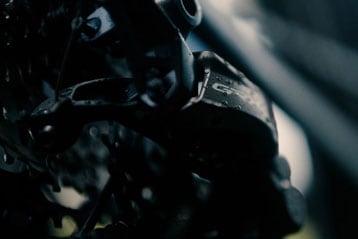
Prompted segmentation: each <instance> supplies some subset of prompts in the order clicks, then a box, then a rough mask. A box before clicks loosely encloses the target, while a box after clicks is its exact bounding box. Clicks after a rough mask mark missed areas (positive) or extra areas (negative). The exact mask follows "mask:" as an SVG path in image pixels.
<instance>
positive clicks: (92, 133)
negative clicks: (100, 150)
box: [88, 126, 98, 138]
mask: <svg viewBox="0 0 358 239" xmlns="http://www.w3.org/2000/svg"><path fill="white" fill-rule="evenodd" d="M88 133H89V135H90V136H92V137H93V138H97V137H98V128H97V127H95V126H92V127H90V128H89V130H88Z"/></svg>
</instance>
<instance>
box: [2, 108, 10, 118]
mask: <svg viewBox="0 0 358 239" xmlns="http://www.w3.org/2000/svg"><path fill="white" fill-rule="evenodd" d="M2 115H3V117H4V119H5V120H8V119H9V118H8V112H7V109H6V108H5V107H2Z"/></svg>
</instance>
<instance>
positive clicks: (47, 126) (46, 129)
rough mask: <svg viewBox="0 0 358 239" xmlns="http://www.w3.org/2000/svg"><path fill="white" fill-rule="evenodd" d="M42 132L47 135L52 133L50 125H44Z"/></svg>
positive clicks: (52, 128)
mask: <svg viewBox="0 0 358 239" xmlns="http://www.w3.org/2000/svg"><path fill="white" fill-rule="evenodd" d="M42 130H43V132H45V133H49V132H52V131H53V130H54V127H53V126H52V125H46V126H45V127H43V129H42Z"/></svg>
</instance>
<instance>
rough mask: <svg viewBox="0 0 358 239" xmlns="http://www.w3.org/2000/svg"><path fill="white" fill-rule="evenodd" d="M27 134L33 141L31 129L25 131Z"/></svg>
mask: <svg viewBox="0 0 358 239" xmlns="http://www.w3.org/2000/svg"><path fill="white" fill-rule="evenodd" d="M27 133H28V134H29V136H30V138H31V139H34V135H33V134H32V131H31V129H29V130H27Z"/></svg>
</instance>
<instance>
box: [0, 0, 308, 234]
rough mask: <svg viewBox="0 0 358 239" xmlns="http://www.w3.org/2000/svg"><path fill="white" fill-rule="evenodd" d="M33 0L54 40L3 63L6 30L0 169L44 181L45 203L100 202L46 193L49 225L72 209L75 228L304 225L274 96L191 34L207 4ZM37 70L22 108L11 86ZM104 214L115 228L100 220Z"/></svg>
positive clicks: (160, 230) (216, 230)
mask: <svg viewBox="0 0 358 239" xmlns="http://www.w3.org/2000/svg"><path fill="white" fill-rule="evenodd" d="M26 3H29V5H26V6H25V9H27V10H26V12H30V13H31V10H30V9H32V8H33V9H37V8H38V9H37V10H38V11H39V12H41V14H40V17H39V19H37V18H36V19H33V21H34V23H32V24H34V25H31V29H32V31H31V34H33V35H34V36H33V39H36V40H39V39H41V41H40V42H41V43H46V47H45V50H43V52H41V54H39V56H38V58H39V59H37V55H36V54H35V53H33V52H31V57H29V59H22V58H21V56H22V54H17V55H16V57H19V59H22V60H21V62H20V63H21V64H20V63H19V61H20V60H18V59H17V58H16V57H14V59H11V60H7V59H5V58H7V57H9V56H11V55H12V54H11V51H10V50H9V49H7V48H6V47H5V46H3V44H2V41H3V39H0V44H2V45H0V48H1V49H3V48H4V49H5V48H6V49H7V50H6V53H7V54H6V57H2V56H0V57H1V58H0V84H1V86H3V85H4V86H6V88H0V89H1V90H0V92H1V93H3V92H4V94H2V95H1V96H0V105H1V107H2V110H3V115H2V117H1V118H0V143H1V144H2V146H3V147H0V155H4V157H5V155H6V157H5V158H4V159H6V160H5V161H4V162H1V163H0V167H1V168H2V169H5V170H7V171H8V172H4V176H6V177H7V176H8V175H7V174H8V173H9V172H12V173H14V172H16V173H18V174H21V175H22V174H25V175H26V176H27V177H28V178H31V179H33V178H35V179H36V180H37V181H36V182H37V183H38V184H39V188H37V190H39V191H41V192H42V193H43V195H42V194H41V193H40V195H41V196H44V195H46V196H47V197H48V198H47V199H48V201H51V200H52V198H51V197H49V195H48V194H50V195H51V193H53V194H54V195H55V193H61V190H63V189H64V188H65V187H66V186H71V187H73V188H74V189H75V190H76V191H77V192H79V193H83V194H84V195H85V196H87V197H88V200H89V202H88V203H87V204H85V205H84V206H81V207H80V208H79V209H77V210H68V208H64V207H55V208H53V207H52V206H53V205H52V204H51V203H49V202H48V204H50V205H52V206H49V205H48V204H44V205H46V208H45V210H44V212H45V213H44V215H45V216H44V217H42V216H39V214H41V213H42V212H43V210H42V208H41V207H40V206H38V205H37V204H36V205H37V207H36V208H35V209H34V210H35V211H34V213H33V214H32V212H33V211H31V209H30V208H31V207H30V206H28V205H26V207H25V208H24V209H21V210H23V211H24V212H26V213H25V215H36V216H37V217H38V218H39V219H38V220H39V224H38V226H39V227H41V228H44V226H43V225H44V223H45V222H44V220H46V219H48V218H50V217H52V218H53V219H57V220H56V223H55V224H56V226H60V225H61V223H60V222H61V218H62V216H64V215H65V213H68V214H69V215H70V216H72V217H73V218H74V219H75V220H76V222H77V223H78V226H79V227H78V228H77V230H76V233H74V234H73V235H72V237H75V238H118V237H120V238H143V237H146V236H151V237H156V238H165V239H186V238H197V239H204V238H205V239H208V238H220V239H224V238H231V237H232V236H233V235H234V236H235V237H239V238H249V237H251V238H265V236H267V237H270V238H280V237H282V236H283V235H286V234H287V233H288V232H293V231H295V230H297V229H298V228H299V226H300V225H301V224H302V222H303V218H304V215H303V214H300V213H299V212H301V210H302V211H304V208H303V207H302V204H301V203H302V200H301V198H300V196H301V194H300V193H299V192H297V191H296V190H295V189H294V188H293V187H292V186H291V185H290V184H289V177H290V175H289V172H288V171H287V170H288V167H287V165H286V164H284V162H285V161H280V160H279V159H280V158H278V157H277V154H278V142H277V130H276V125H275V118H274V115H273V112H272V108H271V102H270V99H269V98H268V97H267V96H266V94H265V93H264V92H263V91H262V90H261V89H260V88H259V87H258V86H256V85H255V84H254V83H253V82H251V81H250V80H249V79H247V78H246V76H245V75H244V74H243V73H241V72H240V71H239V70H237V69H236V68H234V67H233V66H232V65H230V64H229V63H228V62H227V61H225V60H224V59H222V58H221V57H220V56H219V55H217V54H215V53H213V52H196V53H195V54H194V53H193V52H192V51H191V49H190V48H189V47H188V45H187V44H186V41H185V40H186V37H187V36H188V34H189V32H190V31H191V30H192V29H193V28H194V27H196V26H197V25H198V24H199V23H200V21H201V6H200V5H199V4H198V1H197V0H175V1H169V0H168V1H167V0H164V1H152V0H131V1H125V0H118V1H115V0H103V1H102V0H101V1H99V0H91V1H76V2H75V3H72V1H70V0H69V1H63V2H62V1H61V2H57V1H55V0H53V2H52V1H51V2H50V3H47V4H46V5H44V6H42V5H41V4H39V3H38V4H37V3H36V4H35V2H34V1H30V0H29V1H26ZM30 3H31V4H30ZM6 4H7V3H6ZM44 4H45V3H44ZM3 9H5V8H3V6H2V5H0V10H3ZM17 9H20V8H19V7H18V8H17ZM21 9H22V8H21ZM39 9H41V11H40V10H39ZM50 9H51V12H50V13H47V11H49V10H50ZM4 12H5V11H4ZM6 13H7V10H6ZM30 15H31V14H30ZM30 15H29V16H28V17H29V18H30ZM30 19H32V18H30ZM0 21H1V22H0V23H1V24H2V23H3V20H0ZM36 24H37V25H36ZM37 26H41V28H40V30H41V31H37V30H38V29H37ZM59 26H60V27H59ZM28 27H29V26H27V25H26V24H25V25H24V28H25V29H27V28H28ZM57 27H59V29H57ZM6 29H7V28H6ZM33 29H36V31H33ZM8 31H10V30H8V29H7V30H6V32H8ZM27 31H30V30H28V29H27V30H25V32H27ZM35 32H36V33H35ZM57 32H61V33H66V34H61V38H60V39H57V35H56V33H57ZM0 34H2V33H0ZM6 34H7V33H6ZM6 34H5V35H6ZM26 34H27V33H26ZM3 35H4V34H2V35H0V36H3ZM62 35H64V36H62ZM11 36H12V35H11ZM48 39H49V43H47V40H48ZM14 42H16V41H14ZM19 42H21V41H19ZM31 42H32V43H34V42H36V41H35V40H33V41H31ZM11 43H13V42H12V41H11ZM41 43H36V44H35V45H36V46H37V48H36V49H37V50H39V49H42V48H41V47H42V46H41ZM47 44H48V45H47ZM51 44H54V46H51V47H50V45H51ZM62 51H64V54H63V52H62ZM19 52H20V51H19ZM34 52H36V51H34ZM57 55H59V56H57ZM34 59H37V61H35V60H34ZM38 61H39V62H38ZM3 62H6V64H5V65H4V66H3V64H2V63H3ZM33 62H35V63H37V64H32V63H33ZM10 63H11V64H10ZM12 63H13V64H12ZM15 63H16V64H15ZM9 64H10V65H11V66H10V65H9ZM17 64H19V65H20V66H21V67H20V66H17ZM34 66H36V67H34ZM32 67H34V69H33V68H32ZM17 68H19V69H17ZM25 68H26V70H24V69H25ZM44 69H46V72H44V71H45V70H44ZM17 71H19V72H20V73H18V72H17ZM33 72H35V73H33ZM22 73H24V74H22ZM25 73H26V74H25ZM10 78H11V80H9V79H10ZM4 79H5V80H4ZM29 79H30V80H34V79H36V80H37V81H36V84H35V85H34V86H41V90H38V91H36V92H35V93H33V92H32V91H30V90H29V92H28V97H27V98H26V97H24V98H25V99H31V100H32V101H31V104H29V105H26V106H27V107H26V108H25V110H22V111H21V112H18V111H19V109H20V106H22V105H25V104H18V105H13V104H12V103H11V100H10V98H11V97H10V96H11V94H12V93H11V92H13V90H14V89H20V88H26V87H27V85H26V84H24V83H23V82H25V81H26V80H28V81H29ZM56 79H57V82H55V81H54V80H56ZM9 81H10V83H9ZM18 82H22V83H21V84H20V83H18ZM29 82H31V81H29ZM13 85H16V87H10V86H13ZM29 85H31V84H30V83H29ZM34 88H36V87H34ZM8 89H10V90H9V92H7V91H8ZM26 92H27V91H26ZM5 93H6V94H5ZM26 96H27V95H26ZM15 98H16V97H15ZM24 102H26V100H24ZM39 102H41V103H39ZM21 103H22V102H21ZM3 105H4V107H3ZM28 112H31V113H30V114H29V113H28ZM25 133H26V134H25ZM8 156H9V158H7V157H8ZM10 156H11V158H13V159H15V161H13V162H12V161H9V159H10ZM20 159H21V160H22V161H21V164H19V165H18V164H17V162H18V160H20ZM24 168H25V169H24ZM98 168H100V169H101V170H103V171H104V172H102V173H103V175H102V178H101V177H97V176H98V175H97V174H96V172H97V171H96V170H97V169H98ZM0 173H1V174H0V177H1V176H3V174H2V173H3V170H2V171H0ZM106 173H108V174H109V175H110V176H109V177H110V179H109V181H108V182H107V185H106V186H104V187H102V188H101V189H100V186H99V185H98V184H99V182H100V181H101V179H103V178H105V176H104V175H107V174H106ZM107 176H108V175H107ZM27 177H25V179H27ZM287 182H288V184H287ZM35 184H36V183H35ZM43 185H46V188H47V189H48V190H47V191H46V190H44V189H43ZM49 185H50V186H52V188H51V187H47V186H49ZM31 186H33V185H31ZM0 188H1V187H0ZM40 188H42V190H40ZM48 191H50V192H48ZM51 191H53V192H51ZM14 195H15V196H17V195H22V194H21V193H19V194H14ZM52 196H53V195H52ZM6 198H7V197H6ZM20 199H21V200H23V199H22V198H20ZM20 199H19V201H21V200H20ZM31 199H32V200H35V201H36V200H37V199H38V200H39V202H42V201H41V200H42V198H40V197H39V198H38V197H37V196H34V197H31ZM40 199H41V200H40ZM50 199H51V200H50ZM54 201H56V200H54ZM0 202H1V203H3V201H2V200H0ZM5 203H6V204H9V205H11V206H12V209H13V210H14V211H15V214H20V216H22V212H20V213H18V211H17V209H16V210H15V209H14V208H15V207H14V204H13V203H12V202H11V200H8V201H6V202H4V204H5ZM39 204H41V203H39ZM30 205H31V203H30ZM271 206H272V207H271ZM0 209H3V208H2V207H1V208H0ZM21 210H20V209H19V211H21ZM266 213H267V214H266ZM104 215H107V216H108V217H109V218H110V219H109V221H110V225H109V226H106V227H104V228H103V229H96V225H97V223H99V221H101V219H102V218H101V217H102V216H104ZM276 215H279V219H277V220H274V219H275V216H276ZM20 216H19V217H20ZM233 216H235V220H233V219H232V218H233ZM26 218H27V217H26ZM272 218H274V219H272ZM2 219H3V220H2ZM7 219H8V217H7V216H6V215H5V214H4V215H3V216H2V217H0V222H2V221H6V220H7ZM27 219H28V218H27ZM27 219H26V220H27ZM30 219H31V220H33V219H32V218H30ZM26 220H25V221H24V222H22V221H21V222H19V225H20V226H21V225H23V224H26V223H28V220H27V221H26ZM31 220H30V221H31ZM33 224H36V223H35V222H33ZM33 224H29V225H33ZM6 225H8V224H6ZM26 225H27V224H26ZM16 226H18V224H16ZM20 226H19V227H20ZM0 229H2V227H1V225H0ZM41 233H42V231H41Z"/></svg>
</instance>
